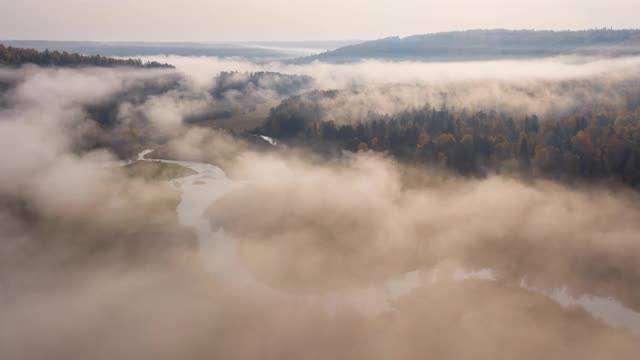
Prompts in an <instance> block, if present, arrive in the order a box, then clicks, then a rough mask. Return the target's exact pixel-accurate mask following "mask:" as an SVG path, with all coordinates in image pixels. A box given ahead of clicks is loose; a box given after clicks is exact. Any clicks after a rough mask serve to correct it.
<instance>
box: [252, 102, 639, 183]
mask: <svg viewBox="0 0 640 360" xmlns="http://www.w3.org/2000/svg"><path fill="white" fill-rule="evenodd" d="M336 94H337V92H336V91H327V92H316V93H315V94H314V95H315V97H314V96H311V97H310V98H316V99H317V98H318V97H320V98H321V97H331V96H336ZM302 99H303V97H293V98H290V99H287V100H285V101H283V102H282V103H281V104H280V105H279V106H277V107H275V108H273V109H272V110H271V112H270V114H269V118H268V120H267V121H266V123H265V124H264V125H263V126H262V127H260V128H259V129H258V130H257V131H258V132H261V133H263V134H266V135H268V136H271V137H275V138H277V139H282V140H284V141H285V142H287V143H289V144H294V145H298V146H304V147H307V148H311V149H314V150H316V151H318V152H322V153H331V152H333V153H335V151H336V150H348V151H375V152H386V153H388V154H390V155H392V156H393V157H395V158H398V159H400V160H403V161H407V162H413V163H423V164H430V165H436V166H442V167H446V168H449V169H452V170H454V171H456V172H459V173H461V174H464V175H483V174H488V173H491V172H498V173H504V172H512V173H521V174H522V175H539V176H544V177H551V178H556V179H562V180H570V179H582V180H603V179H607V180H614V181H620V182H624V183H626V184H630V185H632V186H635V187H638V186H640V110H636V111H634V112H618V113H598V114H595V113H591V112H587V113H585V114H574V115H569V116H563V117H560V118H554V119H549V120H545V121H541V120H540V119H539V118H538V117H537V116H536V115H535V114H521V115H509V114H505V113H499V112H496V111H475V112H471V111H467V110H457V109H455V108H439V109H436V108H433V107H431V106H428V105H426V106H424V107H423V108H419V109H411V110H405V111H402V112H400V113H397V114H393V115H387V114H378V113H370V114H369V115H368V116H367V118H365V119H361V120H359V121H357V122H356V123H353V124H336V123H335V122H334V121H332V120H329V121H326V120H324V117H323V115H322V112H323V110H322V108H321V107H320V106H319V105H318V104H317V103H316V102H313V101H306V100H302Z"/></svg>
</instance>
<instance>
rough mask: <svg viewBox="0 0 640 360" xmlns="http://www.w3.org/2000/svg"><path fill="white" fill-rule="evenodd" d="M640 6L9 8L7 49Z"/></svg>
mask: <svg viewBox="0 0 640 360" xmlns="http://www.w3.org/2000/svg"><path fill="white" fill-rule="evenodd" d="M638 14H640V1H639V0H519V1H513V0H436V1H434V0H57V1H52V0H19V1H18V0H0V39H5V40H95V41H263V40H264V41H269V40H291V41H294V40H296V41H303V40H340V39H350V40H352V39H363V40H365V39H375V38H381V37H387V36H396V35H397V36H406V35H413V34H425V33H432V32H439V31H451V30H466V29H478V28H506V29H552V30H564V29H588V28H594V27H597V28H602V27H613V28H615V29H620V28H640V18H639V17H638Z"/></svg>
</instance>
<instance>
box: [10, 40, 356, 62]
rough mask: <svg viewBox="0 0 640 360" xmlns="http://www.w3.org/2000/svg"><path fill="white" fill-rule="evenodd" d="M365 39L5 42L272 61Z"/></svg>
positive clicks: (109, 53) (132, 54) (75, 49)
mask: <svg viewBox="0 0 640 360" xmlns="http://www.w3.org/2000/svg"><path fill="white" fill-rule="evenodd" d="M359 42H361V41H346V40H345V41H254V42H233V43H232V42H226V43H205V42H139V41H116V42H100V41H47V40H1V39H0V43H2V44H5V46H13V47H22V48H30V49H36V50H40V51H44V50H45V49H49V50H51V51H53V50H58V51H61V52H62V51H66V52H70V53H79V54H83V55H93V54H101V55H105V56H117V57H140V56H164V55H179V56H216V57H222V58H230V57H239V58H244V59H249V60H252V61H271V60H275V59H286V58H293V57H299V56H305V55H310V54H317V53H320V52H322V51H325V50H328V49H330V50H333V49H337V48H339V47H342V46H346V45H351V44H355V43H359Z"/></svg>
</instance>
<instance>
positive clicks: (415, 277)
mask: <svg viewBox="0 0 640 360" xmlns="http://www.w3.org/2000/svg"><path fill="white" fill-rule="evenodd" d="M267 141H269V140H267ZM269 142H270V143H272V144H274V143H275V141H273V140H272V141H269ZM152 152H153V150H151V149H149V150H145V151H142V152H141V153H140V154H139V155H138V160H139V161H161V162H165V163H170V164H178V165H181V166H184V167H186V168H189V169H191V170H193V171H195V172H196V174H194V175H191V176H187V177H183V178H178V179H174V180H172V181H171V185H172V186H173V187H174V188H176V189H177V190H178V191H180V192H181V201H180V203H179V205H178V208H177V212H178V220H179V222H180V223H181V224H182V225H184V226H189V227H191V228H193V229H195V231H196V235H197V239H198V242H199V255H200V257H201V259H202V262H203V265H204V266H205V268H206V270H207V271H209V272H210V273H212V274H213V275H215V276H216V279H218V280H219V281H221V282H222V283H223V285H224V286H226V287H228V288H233V289H237V290H242V291H250V292H252V295H255V296H264V297H271V298H277V299H280V300H285V301H295V302H305V303H309V304H314V305H320V306H322V307H324V308H326V309H327V311H329V312H334V311H336V310H338V309H341V308H351V309H355V310H358V311H362V312H365V313H367V314H378V313H381V312H384V311H389V310H393V305H392V302H393V300H394V299H396V298H398V297H401V296H402V295H405V294H407V293H409V292H410V291H411V290H413V289H415V288H418V287H420V286H423V285H426V284H428V283H430V282H435V281H462V280H476V281H495V280H496V276H495V274H494V273H493V271H492V270H491V269H483V270H479V271H472V272H466V271H462V270H458V271H455V272H453V273H449V274H445V275H444V276H440V275H439V274H438V272H437V271H433V272H431V273H429V276H424V273H423V272H421V271H412V272H408V273H404V274H401V275H399V276H396V277H393V278H391V279H388V280H387V281H385V282H384V283H380V284H377V285H371V286H366V287H362V288H355V289H347V290H334V291H328V292H324V293H319V294H308V295H300V294H292V293H287V292H285V291H282V290H278V289H275V288H272V287H269V286H267V285H266V284H264V283H261V282H260V281H258V280H257V279H256V278H255V277H254V276H253V274H252V273H251V272H250V271H249V270H248V269H247V268H246V267H245V266H244V265H243V263H242V261H241V259H240V256H239V254H238V242H237V241H236V239H234V238H233V236H231V235H230V234H228V233H226V232H225V231H224V229H221V228H220V229H212V228H211V224H210V222H209V219H208V218H207V216H206V210H207V208H208V207H209V206H210V205H211V204H212V203H213V202H215V201H216V200H217V199H218V198H220V197H221V196H223V195H225V194H226V193H228V192H230V191H231V190H233V189H236V188H238V187H241V186H245V185H246V183H243V182H240V181H235V180H232V179H230V178H228V177H227V176H226V174H225V173H224V171H223V170H222V169H220V168H219V167H217V166H214V165H211V164H206V163H201V162H191V161H175V160H165V159H151V158H147V155H149V154H151V153H152ZM519 286H520V287H521V288H523V289H526V290H528V291H532V292H535V293H539V294H542V295H545V296H547V297H548V298H550V299H552V300H553V301H555V302H556V303H558V304H560V305H561V306H564V307H567V306H580V307H582V308H583V309H584V310H585V311H587V312H588V313H589V314H591V316H593V317H594V318H596V319H600V320H602V321H604V322H606V323H607V324H609V325H611V326H614V327H623V328H626V329H628V330H630V331H632V332H633V333H635V334H636V335H640V313H638V312H636V311H634V310H632V309H629V308H627V307H625V306H624V305H622V304H621V303H620V302H618V301H616V300H615V299H612V298H604V297H598V296H593V295H588V294H585V295H581V296H578V297H575V296H572V295H570V293H569V291H568V289H567V288H566V287H563V288H561V289H554V290H551V291H548V290H543V289H538V288H535V287H532V286H530V285H529V284H528V283H527V281H526V278H523V279H522V281H521V282H520V284H519Z"/></svg>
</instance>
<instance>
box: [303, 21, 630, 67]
mask: <svg viewBox="0 0 640 360" xmlns="http://www.w3.org/2000/svg"><path fill="white" fill-rule="evenodd" d="M573 53H581V54H607V55H630V54H639V53H640V30H607V29H602V30H584V31H534V30H469V31H459V32H446V33H436V34H428V35H415V36H409V37H405V38H399V37H390V38H385V39H380V40H374V41H367V42H364V43H362V44H357V45H350V46H345V47H342V48H339V49H336V50H334V51H328V52H324V53H322V54H319V55H315V56H308V57H304V58H300V59H297V61H298V62H311V61H314V60H320V61H325V62H334V63H341V62H353V61H359V60H362V59H384V60H423V61H452V60H487V59H502V58H527V57H544V56H554V55H562V54H573Z"/></svg>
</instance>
